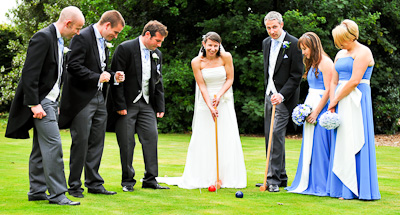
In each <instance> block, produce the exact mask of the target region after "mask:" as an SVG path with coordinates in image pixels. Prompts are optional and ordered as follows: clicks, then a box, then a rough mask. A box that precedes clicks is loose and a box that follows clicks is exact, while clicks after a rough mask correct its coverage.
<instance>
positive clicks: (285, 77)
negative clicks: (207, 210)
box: [256, 11, 304, 192]
mask: <svg viewBox="0 0 400 215" xmlns="http://www.w3.org/2000/svg"><path fill="white" fill-rule="evenodd" d="M264 23H265V26H266V29H267V32H268V35H269V37H268V38H266V39H264V41H263V43H262V48H263V54H264V75H265V79H264V84H265V85H264V86H265V89H266V94H265V120H264V123H265V126H264V127H265V145H266V148H268V140H269V130H270V124H271V114H272V106H273V105H276V112H275V119H274V126H273V127H274V131H273V137H272V143H271V144H272V146H271V155H270V162H269V167H268V169H269V171H268V177H267V184H268V191H269V192H279V187H286V186H287V180H288V177H287V175H286V169H285V135H286V126H287V124H288V122H289V118H290V115H291V113H292V111H293V108H294V107H295V106H296V104H297V103H298V101H299V95H300V89H299V85H300V81H301V76H302V74H303V70H304V67H303V62H302V54H301V51H300V50H299V49H298V48H297V41H298V39H297V38H295V37H293V36H292V35H290V34H289V33H288V32H286V31H284V30H283V19H282V15H281V14H280V13H278V12H275V11H271V12H269V13H268V14H267V15H266V16H265V18H264ZM260 185H261V184H257V185H256V186H260Z"/></svg>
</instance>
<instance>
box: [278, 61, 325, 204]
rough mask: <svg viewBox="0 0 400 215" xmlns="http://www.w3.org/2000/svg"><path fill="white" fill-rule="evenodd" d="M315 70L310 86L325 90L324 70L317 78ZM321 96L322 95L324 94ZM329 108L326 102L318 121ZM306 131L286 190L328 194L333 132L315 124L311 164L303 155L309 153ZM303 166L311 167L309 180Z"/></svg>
mask: <svg viewBox="0 0 400 215" xmlns="http://www.w3.org/2000/svg"><path fill="white" fill-rule="evenodd" d="M314 71H315V69H314V68H310V71H309V72H308V74H307V80H308V85H309V88H310V89H316V90H320V91H322V90H325V85H324V79H323V75H322V72H321V71H319V74H318V78H317V77H316V76H315V73H314ZM308 96H310V93H309V94H308V95H307V97H308ZM320 97H322V94H321V95H320ZM306 101H307V99H306ZM327 108H328V104H326V105H325V107H324V108H323V109H322V110H321V114H320V115H319V116H318V118H317V122H318V121H319V118H320V116H321V115H322V113H324V112H326V111H327ZM306 123H307V122H306ZM304 131H305V128H303V141H302V146H301V152H300V158H299V163H298V166H297V172H296V176H295V178H294V180H293V182H292V184H291V186H290V187H286V188H285V190H287V191H289V192H293V193H300V194H308V195H316V196H328V193H327V192H326V182H327V177H328V167H329V153H330V141H331V136H332V135H331V133H333V132H332V131H329V130H326V129H325V128H323V127H321V126H320V125H319V123H317V124H316V125H315V128H314V134H313V137H312V138H313V139H312V151H311V162H310V164H304V162H303V157H304V154H307V153H303V152H304V148H305V143H304V135H306V134H305V132H304ZM303 168H309V174H308V180H307V176H304V175H303V174H304V173H303ZM307 181H308V184H307ZM300 184H303V185H300Z"/></svg>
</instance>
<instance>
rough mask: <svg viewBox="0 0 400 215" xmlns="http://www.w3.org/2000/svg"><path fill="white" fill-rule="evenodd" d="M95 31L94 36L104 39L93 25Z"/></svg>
mask: <svg viewBox="0 0 400 215" xmlns="http://www.w3.org/2000/svg"><path fill="white" fill-rule="evenodd" d="M93 30H94V36H96V38H97V39H100V38H103V36H101V34H100V31H99V30H98V29H97V27H96V25H93Z"/></svg>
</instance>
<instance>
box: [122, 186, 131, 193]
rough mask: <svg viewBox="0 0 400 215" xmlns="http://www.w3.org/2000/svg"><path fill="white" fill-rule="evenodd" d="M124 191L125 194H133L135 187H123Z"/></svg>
mask: <svg viewBox="0 0 400 215" xmlns="http://www.w3.org/2000/svg"><path fill="white" fill-rule="evenodd" d="M122 190H123V191H124V192H133V190H134V189H133V186H132V185H128V186H123V187H122Z"/></svg>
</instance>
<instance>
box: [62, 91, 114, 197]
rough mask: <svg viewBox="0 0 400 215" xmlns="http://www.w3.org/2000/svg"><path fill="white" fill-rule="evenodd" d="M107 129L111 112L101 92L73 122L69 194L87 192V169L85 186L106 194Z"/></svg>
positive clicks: (98, 92)
mask: <svg viewBox="0 0 400 215" xmlns="http://www.w3.org/2000/svg"><path fill="white" fill-rule="evenodd" d="M106 125H107V109H106V104H105V102H104V96H103V93H102V92H101V91H97V93H96V95H95V96H94V97H93V98H92V99H91V100H90V102H89V103H88V104H87V105H86V107H84V108H83V109H82V110H81V111H80V112H79V113H78V114H77V115H76V116H75V118H74V119H73V120H72V123H71V138H72V144H71V155H70V162H69V169H70V174H69V179H68V185H69V189H68V190H69V191H70V192H83V188H81V186H82V182H81V175H82V170H83V167H85V186H86V187H87V188H90V189H100V190H103V189H104V187H103V184H104V180H103V178H102V177H101V176H100V174H99V168H100V162H101V157H102V155H103V149H104V138H105V132H106Z"/></svg>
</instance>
